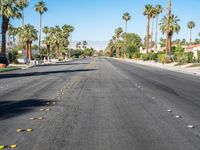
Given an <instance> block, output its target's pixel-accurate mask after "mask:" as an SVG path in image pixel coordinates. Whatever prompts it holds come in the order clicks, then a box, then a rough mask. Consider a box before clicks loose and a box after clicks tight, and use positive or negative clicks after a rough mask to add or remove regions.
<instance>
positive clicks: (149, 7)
mask: <svg viewBox="0 0 200 150" xmlns="http://www.w3.org/2000/svg"><path fill="white" fill-rule="evenodd" d="M152 11H153V6H152V5H151V4H148V5H145V8H144V15H145V16H147V27H146V30H147V32H146V50H147V53H148V52H149V30H150V20H151V17H152Z"/></svg>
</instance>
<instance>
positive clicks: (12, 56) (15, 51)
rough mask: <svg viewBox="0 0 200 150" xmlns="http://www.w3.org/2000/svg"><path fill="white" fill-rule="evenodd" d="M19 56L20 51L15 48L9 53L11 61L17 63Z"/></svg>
mask: <svg viewBox="0 0 200 150" xmlns="http://www.w3.org/2000/svg"><path fill="white" fill-rule="evenodd" d="M17 56H18V51H17V50H13V51H12V52H10V53H8V60H9V62H10V63H13V62H14V63H16V62H17V61H16V59H17Z"/></svg>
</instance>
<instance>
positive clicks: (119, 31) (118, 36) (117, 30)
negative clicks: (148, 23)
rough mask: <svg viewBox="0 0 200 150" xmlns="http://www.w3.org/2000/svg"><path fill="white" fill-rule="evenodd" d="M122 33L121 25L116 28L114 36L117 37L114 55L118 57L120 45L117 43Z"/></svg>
mask: <svg viewBox="0 0 200 150" xmlns="http://www.w3.org/2000/svg"><path fill="white" fill-rule="evenodd" d="M122 33H123V29H122V28H121V27H119V28H117V29H116V30H115V36H116V39H117V51H116V57H117V58H119V57H120V45H119V41H120V37H121V34H122Z"/></svg>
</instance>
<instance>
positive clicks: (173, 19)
mask: <svg viewBox="0 0 200 150" xmlns="http://www.w3.org/2000/svg"><path fill="white" fill-rule="evenodd" d="M167 18H168V17H167V16H164V17H163V18H162V19H161V21H160V30H161V32H162V33H163V34H164V33H166V31H167V26H166V24H167V22H168V21H167V20H168V19H167ZM179 22H180V19H178V17H177V16H175V15H173V14H171V16H170V26H169V42H168V44H169V45H168V46H169V47H171V42H172V36H173V34H174V33H177V34H178V33H179V31H180V30H181V27H180V25H179ZM166 52H169V51H167V49H166ZM168 54H169V53H168Z"/></svg>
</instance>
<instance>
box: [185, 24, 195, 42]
mask: <svg viewBox="0 0 200 150" xmlns="http://www.w3.org/2000/svg"><path fill="white" fill-rule="evenodd" d="M187 27H188V29H189V30H190V44H192V29H193V28H194V27H195V22H194V21H189V22H188V23H187Z"/></svg>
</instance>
